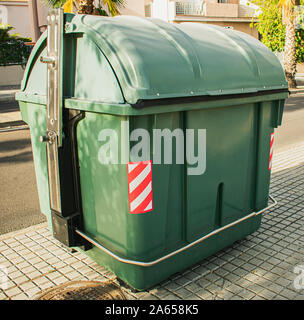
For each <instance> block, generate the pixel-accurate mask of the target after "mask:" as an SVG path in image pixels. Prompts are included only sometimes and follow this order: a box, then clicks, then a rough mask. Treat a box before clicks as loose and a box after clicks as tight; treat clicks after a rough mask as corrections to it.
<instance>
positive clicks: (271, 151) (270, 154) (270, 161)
mask: <svg viewBox="0 0 304 320" xmlns="http://www.w3.org/2000/svg"><path fill="white" fill-rule="evenodd" d="M273 141H274V132H273V133H272V134H271V135H270V151H269V165H268V169H269V170H271V167H272V155H273Z"/></svg>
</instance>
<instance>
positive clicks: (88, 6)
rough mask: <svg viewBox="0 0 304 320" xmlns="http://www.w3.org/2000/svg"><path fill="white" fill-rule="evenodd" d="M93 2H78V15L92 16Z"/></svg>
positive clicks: (85, 0) (92, 0)
mask: <svg viewBox="0 0 304 320" xmlns="http://www.w3.org/2000/svg"><path fill="white" fill-rule="evenodd" d="M93 10H94V0H79V6H78V12H77V13H78V14H93Z"/></svg>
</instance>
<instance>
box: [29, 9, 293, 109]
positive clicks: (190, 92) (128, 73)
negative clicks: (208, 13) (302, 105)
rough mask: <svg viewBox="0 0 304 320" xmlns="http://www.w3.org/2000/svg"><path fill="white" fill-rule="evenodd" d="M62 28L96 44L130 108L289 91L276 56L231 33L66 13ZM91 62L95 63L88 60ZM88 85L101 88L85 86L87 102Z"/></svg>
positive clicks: (196, 25) (150, 20) (210, 27)
mask: <svg viewBox="0 0 304 320" xmlns="http://www.w3.org/2000/svg"><path fill="white" fill-rule="evenodd" d="M65 30H66V33H67V34H69V33H71V34H73V33H82V34H85V35H87V37H88V38H89V39H91V40H92V41H93V42H94V43H95V45H96V46H97V48H98V49H99V50H101V52H102V53H103V55H104V56H105V57H106V59H107V61H108V62H109V64H110V66H111V68H112V70H113V72H114V74H115V77H116V79H117V82H118V84H119V87H120V89H121V92H122V94H123V98H124V100H125V102H126V103H129V104H131V105H136V104H142V102H143V101H151V100H159V99H168V98H185V97H198V96H214V97H216V96H227V95H238V94H248V93H258V92H265V93H266V92H268V91H271V90H279V89H280V90H281V89H283V90H287V89H288V83H287V81H286V79H285V75H284V72H283V69H282V66H281V63H280V61H279V60H278V58H277V57H276V56H275V55H274V54H273V53H272V52H271V51H270V50H269V49H268V48H267V47H266V46H265V45H263V44H262V43H261V42H260V41H259V40H257V39H255V38H253V37H252V36H249V35H247V34H245V33H242V32H238V31H235V30H232V29H225V28H222V27H219V26H214V25H206V24H201V23H189V22H187V23H181V24H171V23H167V22H164V21H162V20H158V19H153V18H140V17H131V16H117V17H114V18H109V17H100V16H91V15H75V16H74V15H67V18H66V26H65ZM43 43H44V42H43V41H41V42H40V44H43ZM44 45H45V43H44ZM80 54H81V53H80ZM82 54H85V53H82ZM94 63H95V64H98V63H100V62H99V61H98V59H96V61H90V64H94ZM28 70H30V68H28ZM101 76H102V75H101ZM25 78H26V76H25ZM82 85H83V83H82ZM24 86H25V84H24ZM92 86H93V87H96V90H100V88H99V86H98V81H97V82H96V83H89V82H88V83H87V87H88V94H86V95H85V96H86V97H87V98H88V99H90V94H89V92H92ZM82 90H83V91H85V90H86V88H83V89H82Z"/></svg>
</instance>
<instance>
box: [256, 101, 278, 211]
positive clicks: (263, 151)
mask: <svg viewBox="0 0 304 320" xmlns="http://www.w3.org/2000/svg"><path fill="white" fill-rule="evenodd" d="M274 103H275V102H274V101H266V102H262V103H260V106H259V108H260V111H259V128H258V130H259V133H258V145H259V150H258V154H257V174H256V179H257V182H256V203H255V207H256V210H257V211H258V210H261V209H263V208H264V207H266V206H267V202H268V194H269V185H270V173H271V170H269V160H270V141H271V134H272V133H273V132H274V126H275V121H274V120H275V118H276V113H275V112H273V106H274ZM274 139H275V137H274Z"/></svg>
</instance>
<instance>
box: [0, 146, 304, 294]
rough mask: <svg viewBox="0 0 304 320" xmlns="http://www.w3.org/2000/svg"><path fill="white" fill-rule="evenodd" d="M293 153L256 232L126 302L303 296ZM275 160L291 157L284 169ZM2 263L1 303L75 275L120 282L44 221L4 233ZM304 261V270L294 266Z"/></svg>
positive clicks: (300, 173)
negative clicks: (66, 243)
mask: <svg viewBox="0 0 304 320" xmlns="http://www.w3.org/2000/svg"><path fill="white" fill-rule="evenodd" d="M291 150H293V151H291ZM291 150H287V151H285V152H284V153H280V154H275V155H274V163H273V174H272V180H271V194H272V195H273V196H274V197H275V198H276V199H277V201H278V205H277V206H276V207H275V208H273V209H271V210H269V211H268V212H266V213H265V215H264V216H263V219H262V225H261V228H260V229H259V230H258V231H257V232H255V233H254V234H252V235H250V236H248V237H247V238H246V239H243V240H241V241H237V242H236V243H234V244H233V245H232V246H230V247H228V248H226V249H224V250H222V251H220V252H218V253H216V254H214V255H213V256H211V257H209V258H208V259H205V260H203V261H201V262H200V263H197V264H196V265H194V266H193V267H191V268H189V269H187V270H186V271H185V272H183V273H178V274H175V275H174V276H171V277H170V278H169V279H168V280H166V281H165V282H163V283H161V284H159V285H157V286H156V287H154V288H152V289H151V290H149V291H145V292H138V293H132V292H131V291H130V290H128V289H126V288H124V287H122V289H123V291H124V292H125V293H126V295H127V297H128V299H161V300H179V299H197V300H210V299H224V300H235V299H246V300H247V299H248V300H250V299H253V300H261V299H266V300H272V299H276V300H287V299H301V300H302V299H304V286H303V284H304V282H302V286H303V288H300V289H295V287H294V283H295V284H301V282H299V281H298V280H299V279H300V278H299V277H300V276H301V275H303V276H304V242H303V236H304V188H303V184H304V162H303V160H304V143H302V144H301V145H298V146H296V147H295V148H294V149H291ZM293 155H294V156H293ZM299 155H300V156H299ZM299 157H302V162H300V161H299V159H298V158H299ZM276 158H278V159H279V160H280V161H282V159H289V160H288V161H287V162H286V163H285V165H284V166H280V165H279V162H280V161H279V162H276ZM0 266H1V268H2V269H0V270H2V271H6V272H7V280H8V281H7V282H6V283H4V282H3V283H2V286H3V285H5V284H6V288H5V289H4V290H1V289H0V300H10V299H13V300H18V299H32V298H33V297H35V295H37V294H38V293H39V292H41V291H43V290H45V289H47V288H50V287H53V286H56V285H59V284H61V283H64V282H67V281H71V280H99V281H105V280H106V279H115V276H114V274H112V273H111V272H109V271H107V270H105V269H104V268H103V267H101V266H99V265H97V264H96V263H95V262H93V261H92V260H91V259H90V258H88V257H86V256H85V255H84V254H82V253H79V252H74V253H71V252H70V251H68V250H67V249H66V248H64V247H62V246H61V244H60V243H59V242H58V241H57V240H55V239H54V238H53V237H52V235H51V234H50V232H49V231H48V229H47V226H46V224H41V225H37V226H33V227H30V228H28V229H24V230H20V231H18V232H14V233H11V234H5V235H2V236H0ZM300 266H302V268H303V271H302V273H299V270H300V269H296V270H295V269H294V268H300ZM294 270H295V271H297V272H298V273H295V272H294ZM2 279H3V278H2ZM0 287H1V282H0Z"/></svg>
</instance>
